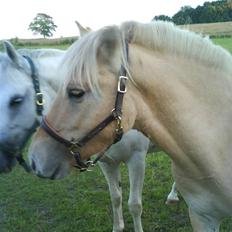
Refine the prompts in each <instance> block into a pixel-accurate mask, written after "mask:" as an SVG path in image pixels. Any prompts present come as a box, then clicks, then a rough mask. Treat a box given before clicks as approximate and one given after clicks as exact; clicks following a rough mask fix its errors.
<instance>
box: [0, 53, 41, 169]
mask: <svg viewBox="0 0 232 232" xmlns="http://www.w3.org/2000/svg"><path fill="white" fill-rule="evenodd" d="M23 57H24V58H25V59H26V60H27V62H28V63H29V65H30V69H31V79H32V83H33V87H34V90H35V105H36V112H37V115H38V116H42V115H43V105H44V99H43V94H42V93H41V91H40V83H39V77H38V72H37V70H36V67H35V64H34V62H33V61H32V59H31V58H30V57H29V56H23ZM38 126H39V122H38V120H35V121H34V123H33V125H32V126H31V128H30V129H29V130H28V133H27V135H26V137H25V138H24V140H23V142H22V143H21V146H20V148H19V149H16V150H11V149H10V148H6V149H4V148H2V149H1V150H2V151H5V152H7V153H9V154H10V155H12V156H14V157H15V158H16V160H17V161H18V163H19V164H20V165H21V166H22V167H23V168H24V169H25V171H26V172H30V171H31V169H30V166H29V165H28V164H27V162H26V161H25V160H24V158H23V155H22V150H23V148H24V146H25V145H26V143H27V142H28V140H29V138H30V137H31V135H32V134H33V133H34V132H35V130H36V128H37V127H38Z"/></svg>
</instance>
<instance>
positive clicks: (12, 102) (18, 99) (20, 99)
mask: <svg viewBox="0 0 232 232" xmlns="http://www.w3.org/2000/svg"><path fill="white" fill-rule="evenodd" d="M23 100H24V98H23V97H22V96H14V97H12V98H11V99H10V106H18V105H20V104H21V103H22V102H23Z"/></svg>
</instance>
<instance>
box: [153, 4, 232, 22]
mask: <svg viewBox="0 0 232 232" xmlns="http://www.w3.org/2000/svg"><path fill="white" fill-rule="evenodd" d="M153 20H164V21H172V22H174V23H175V24H177V25H184V24H196V23H214V22H227V21H232V1H231V0H219V1H214V2H205V3H204V4H203V6H197V7H196V8H192V7H191V6H183V7H181V9H180V10H179V11H178V12H177V13H176V14H174V15H173V16H172V17H169V16H167V15H158V16H155V17H154V18H153Z"/></svg>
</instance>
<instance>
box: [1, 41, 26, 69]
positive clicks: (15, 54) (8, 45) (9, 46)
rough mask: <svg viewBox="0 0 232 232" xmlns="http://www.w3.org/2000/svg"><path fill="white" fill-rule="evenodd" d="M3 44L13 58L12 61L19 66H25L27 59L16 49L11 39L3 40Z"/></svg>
mask: <svg viewBox="0 0 232 232" xmlns="http://www.w3.org/2000/svg"><path fill="white" fill-rule="evenodd" d="M3 45H4V49H5V51H6V54H7V55H8V57H9V58H10V59H11V61H12V62H13V63H14V64H16V65H17V66H20V67H24V66H25V59H24V58H23V57H22V56H21V55H20V54H19V53H18V52H17V51H16V49H15V48H14V46H13V45H12V44H11V43H10V42H9V41H3Z"/></svg>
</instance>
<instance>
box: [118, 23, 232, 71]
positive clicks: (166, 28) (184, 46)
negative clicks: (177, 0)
mask: <svg viewBox="0 0 232 232" xmlns="http://www.w3.org/2000/svg"><path fill="white" fill-rule="evenodd" d="M121 30H122V31H123V33H124V34H126V37H127V38H129V40H130V42H131V43H136V44H140V45H142V46H144V47H147V48H149V49H152V50H154V51H158V52H161V53H169V54H170V53H171V54H173V55H176V56H181V57H184V58H186V59H190V60H196V61H198V62H200V63H204V64H205V65H209V66H210V67H211V68H216V69H223V70H227V71H230V72H231V71H232V69H231V64H232V56H231V54H230V53H229V52H228V51H226V50H225V49H223V48H222V47H220V46H218V45H215V44H213V42H212V41H211V40H210V39H209V38H208V37H203V36H202V35H200V34H197V33H194V32H191V31H188V30H185V29H180V28H179V27H177V26H175V25H174V24H173V23H170V22H164V21H153V22H151V23H147V24H142V23H137V22H133V21H132V22H125V23H123V24H122V26H121Z"/></svg>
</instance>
